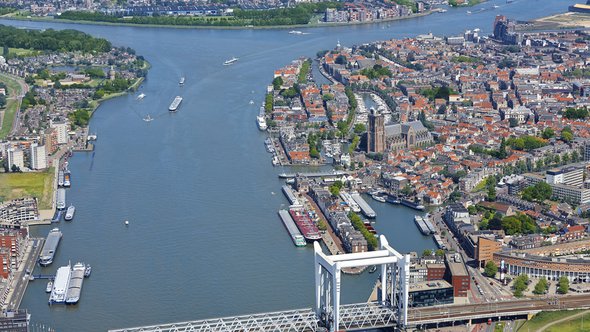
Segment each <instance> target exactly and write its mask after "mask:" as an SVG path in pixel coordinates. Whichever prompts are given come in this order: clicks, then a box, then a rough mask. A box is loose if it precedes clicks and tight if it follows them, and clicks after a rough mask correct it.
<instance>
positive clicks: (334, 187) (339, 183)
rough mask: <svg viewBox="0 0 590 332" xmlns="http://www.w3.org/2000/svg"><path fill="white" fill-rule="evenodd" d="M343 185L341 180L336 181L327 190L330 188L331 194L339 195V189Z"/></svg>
mask: <svg viewBox="0 0 590 332" xmlns="http://www.w3.org/2000/svg"><path fill="white" fill-rule="evenodd" d="M343 186H344V184H343V183H342V181H336V182H334V183H332V184H331V185H330V186H329V187H328V190H330V194H332V196H334V197H338V195H340V189H342V187H343Z"/></svg>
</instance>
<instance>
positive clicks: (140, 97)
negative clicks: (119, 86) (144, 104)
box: [137, 93, 145, 100]
mask: <svg viewBox="0 0 590 332" xmlns="http://www.w3.org/2000/svg"><path fill="white" fill-rule="evenodd" d="M143 98H145V93H140V94H139V95H138V96H137V100H142V99H143Z"/></svg>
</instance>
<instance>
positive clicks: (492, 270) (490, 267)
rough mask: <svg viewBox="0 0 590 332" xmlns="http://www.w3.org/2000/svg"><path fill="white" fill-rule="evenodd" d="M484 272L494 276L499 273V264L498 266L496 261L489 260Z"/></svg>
mask: <svg viewBox="0 0 590 332" xmlns="http://www.w3.org/2000/svg"><path fill="white" fill-rule="evenodd" d="M484 273H485V275H486V276H488V277H490V278H493V277H495V276H496V273H498V266H496V263H494V261H488V262H487V263H486V267H485V269H484Z"/></svg>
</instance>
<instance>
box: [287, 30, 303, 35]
mask: <svg viewBox="0 0 590 332" xmlns="http://www.w3.org/2000/svg"><path fill="white" fill-rule="evenodd" d="M289 34H292V35H302V34H303V32H301V31H299V30H291V31H289Z"/></svg>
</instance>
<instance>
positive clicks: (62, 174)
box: [57, 171, 64, 187]
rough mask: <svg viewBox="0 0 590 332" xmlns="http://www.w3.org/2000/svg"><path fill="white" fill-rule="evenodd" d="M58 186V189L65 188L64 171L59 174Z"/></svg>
mask: <svg viewBox="0 0 590 332" xmlns="http://www.w3.org/2000/svg"><path fill="white" fill-rule="evenodd" d="M57 186H58V187H63V186H64V171H59V172H58V173H57Z"/></svg>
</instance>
